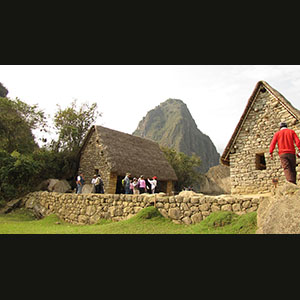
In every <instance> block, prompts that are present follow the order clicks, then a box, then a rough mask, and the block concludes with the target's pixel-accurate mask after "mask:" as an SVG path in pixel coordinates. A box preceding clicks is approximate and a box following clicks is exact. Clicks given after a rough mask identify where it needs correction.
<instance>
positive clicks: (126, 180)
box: [124, 173, 131, 194]
mask: <svg viewBox="0 0 300 300" xmlns="http://www.w3.org/2000/svg"><path fill="white" fill-rule="evenodd" d="M130 176H131V174H130V173H126V176H125V178H124V189H125V194H130Z"/></svg>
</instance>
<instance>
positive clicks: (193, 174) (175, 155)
mask: <svg viewBox="0 0 300 300" xmlns="http://www.w3.org/2000/svg"><path fill="white" fill-rule="evenodd" d="M160 148H161V150H162V151H163V152H164V154H165V156H166V158H167V160H168V162H169V163H170V165H171V166H172V167H173V169H174V171H175V173H176V175H177V177H178V182H177V186H176V187H175V188H176V190H177V191H181V190H183V189H184V188H185V187H188V186H191V185H195V184H197V182H198V181H199V180H200V179H201V174H200V173H199V172H198V171H197V170H196V168H197V167H199V166H200V164H201V159H200V157H198V156H197V155H195V154H193V155H192V156H188V155H186V154H185V153H183V152H177V151H176V150H175V149H170V148H167V147H163V146H161V147H160Z"/></svg>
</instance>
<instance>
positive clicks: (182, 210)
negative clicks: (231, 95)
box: [21, 192, 266, 224]
mask: <svg viewBox="0 0 300 300" xmlns="http://www.w3.org/2000/svg"><path fill="white" fill-rule="evenodd" d="M264 197H266V196H265V195H256V196H246V195H244V196H243V195H240V196H234V195H219V196H208V195H204V194H196V193H193V192H186V193H185V194H184V195H176V196H166V195H165V194H164V193H159V194H154V195H150V194H142V195H125V194H121V195H120V194H80V195H77V194H68V193H65V194H64V193H55V192H33V193H30V194H28V195H26V196H25V197H24V198H23V199H22V201H21V202H22V206H23V207H25V208H27V209H31V210H32V211H33V212H34V213H35V214H36V215H37V216H38V217H44V216H47V215H49V214H56V215H58V216H59V217H60V218H62V219H63V220H65V221H66V222H69V223H73V224H94V223H97V222H98V221H99V220H100V219H111V220H113V221H120V220H124V219H128V218H130V217H132V216H134V215H135V214H137V213H138V212H139V211H140V210H141V209H142V208H144V207H147V206H150V205H154V204H155V206H156V207H157V208H158V210H159V211H160V213H161V214H162V215H163V216H164V217H166V218H170V219H172V220H173V221H174V222H175V223H178V224H194V223H198V222H200V221H201V220H203V219H205V218H206V217H207V216H209V215H210V214H211V213H212V212H214V211H222V210H223V211H233V212H235V213H237V214H244V213H248V212H252V211H256V210H257V209H258V205H259V203H260V201H261V200H262V199H264Z"/></svg>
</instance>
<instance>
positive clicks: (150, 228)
mask: <svg viewBox="0 0 300 300" xmlns="http://www.w3.org/2000/svg"><path fill="white" fill-rule="evenodd" d="M255 231H256V212H252V213H248V214H245V215H241V216H238V215H236V214H234V213H233V212H226V211H221V212H214V213H212V214H211V215H210V216H208V217H207V218H206V219H205V220H203V221H201V222H200V223H198V224H193V225H179V224H174V223H173V222H172V221H171V220H170V219H166V218H164V217H163V216H162V215H161V214H160V213H159V211H158V210H157V209H156V208H155V207H153V206H150V207H146V208H144V209H142V210H141V211H140V212H139V213H138V214H137V215H135V216H133V217H132V218H130V219H128V220H124V221H119V222H112V221H109V220H100V221H99V222H98V223H97V224H93V225H72V224H69V223H66V222H64V221H62V220H60V219H59V218H58V217H57V216H56V215H50V216H48V217H45V218H43V219H41V220H36V219H35V218H34V216H33V215H32V214H30V212H28V211H27V210H26V209H18V210H15V211H13V212H11V213H9V214H1V215H0V234H253V233H255Z"/></svg>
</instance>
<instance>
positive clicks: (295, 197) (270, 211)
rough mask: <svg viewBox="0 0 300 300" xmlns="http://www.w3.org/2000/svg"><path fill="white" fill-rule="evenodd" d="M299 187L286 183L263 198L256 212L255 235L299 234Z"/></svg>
mask: <svg viewBox="0 0 300 300" xmlns="http://www.w3.org/2000/svg"><path fill="white" fill-rule="evenodd" d="M299 199H300V187H299V186H297V185H294V184H292V183H289V182H286V183H285V184H283V185H282V186H280V187H278V188H276V191H275V192H273V195H272V196H271V197H267V198H264V199H263V200H262V201H261V202H260V204H259V208H258V210H257V226H258V229H257V231H256V233H259V234H262V233H266V234H292V233H300V201H299Z"/></svg>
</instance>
